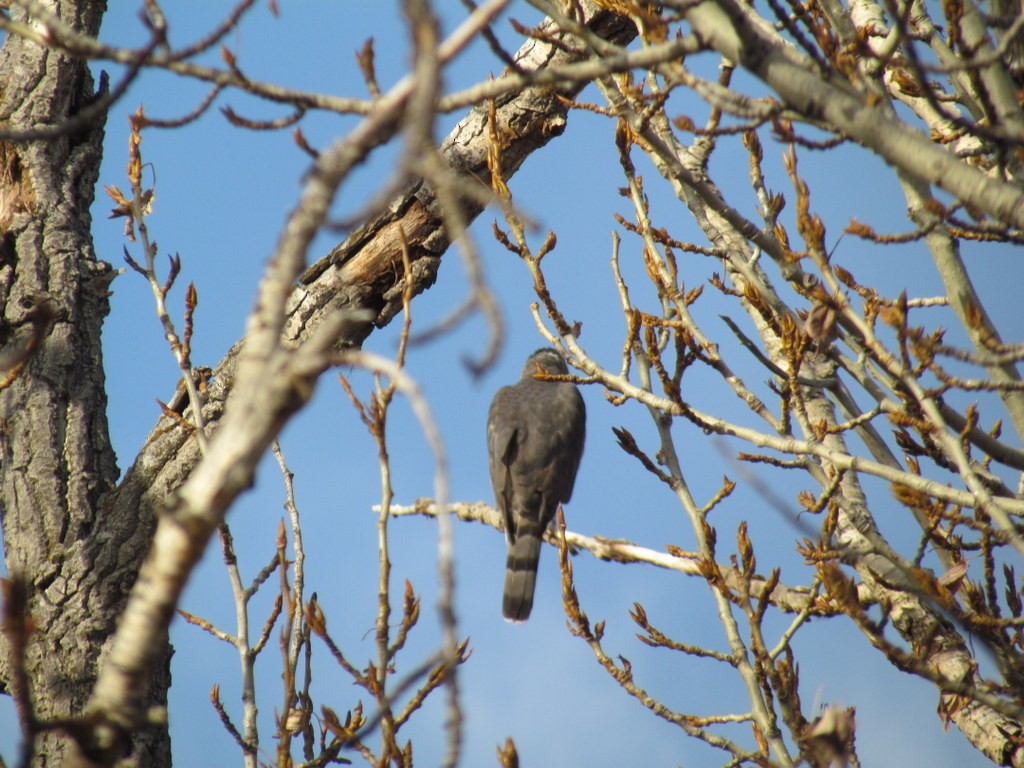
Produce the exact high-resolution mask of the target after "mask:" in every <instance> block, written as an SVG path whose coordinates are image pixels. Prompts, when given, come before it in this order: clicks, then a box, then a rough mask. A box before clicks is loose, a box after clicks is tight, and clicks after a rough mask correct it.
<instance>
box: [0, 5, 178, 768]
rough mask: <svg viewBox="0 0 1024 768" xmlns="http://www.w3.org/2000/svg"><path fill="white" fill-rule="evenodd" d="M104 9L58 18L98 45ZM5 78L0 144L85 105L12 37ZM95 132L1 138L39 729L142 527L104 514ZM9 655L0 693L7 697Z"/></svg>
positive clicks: (87, 79)
mask: <svg viewBox="0 0 1024 768" xmlns="http://www.w3.org/2000/svg"><path fill="white" fill-rule="evenodd" d="M104 10H105V3H103V2H88V1H87V0H63V1H62V2H60V4H59V8H58V9H57V12H58V13H59V15H60V16H61V18H62V19H63V20H64V21H65V22H67V23H69V24H71V25H72V26H73V27H74V28H75V29H76V30H79V31H81V32H84V33H86V34H90V35H95V34H96V32H97V31H98V29H99V25H100V19H101V17H102V14H103V12H104ZM11 13H12V15H14V16H15V17H17V15H18V13H19V12H18V11H16V10H12V11H11ZM0 72H3V73H4V75H3V78H2V81H0V131H3V132H4V133H5V134H11V133H14V134H15V136H16V134H17V132H22V131H28V130H35V131H37V132H39V131H43V132H45V131H47V130H54V129H55V128H56V127H58V126H61V125H62V124H65V123H66V122H67V121H68V120H69V119H70V118H73V117H74V116H75V115H76V114H77V113H79V111H80V110H82V109H83V108H84V107H86V106H88V104H89V103H90V101H91V100H92V99H93V98H94V95H95V94H94V83H93V78H92V75H91V74H90V72H89V69H88V67H87V66H86V65H85V63H84V62H82V61H80V60H76V59H74V58H71V57H68V56H66V55H61V54H58V53H55V52H54V51H50V50H47V49H46V48H44V47H42V46H40V45H38V44H36V43H33V42H27V41H26V40H24V39H23V38H20V37H19V36H17V35H9V36H8V37H7V39H6V41H5V43H4V46H3V48H2V50H0ZM103 119H104V118H103V117H102V116H101V117H100V119H98V120H97V121H94V122H93V123H92V124H90V125H88V126H87V127H85V129H84V130H81V131H78V132H75V133H72V134H70V135H64V136H61V135H58V136H56V137H54V138H41V139H35V140H28V141H10V140H0V308H2V313H3V314H2V320H0V342H2V344H3V347H2V350H0V361H2V365H3V367H4V369H5V371H4V374H3V378H4V382H5V383H7V384H9V386H7V387H6V389H5V390H4V391H3V392H2V393H0V419H2V421H0V424H2V429H0V451H2V453H0V502H2V521H3V535H4V551H5V557H6V564H7V570H8V573H9V574H10V575H11V576H13V577H18V578H21V579H23V580H24V583H25V586H26V589H27V597H28V604H27V608H28V611H29V613H30V614H31V617H32V622H33V623H34V627H35V628H34V631H33V632H32V633H31V635H30V637H29V638H28V644H27V648H26V651H25V659H24V663H25V670H26V672H27V676H28V681H29V693H30V695H31V697H32V700H33V702H34V705H35V713H36V716H37V717H39V718H40V719H43V720H45V719H50V718H64V717H68V716H71V715H77V714H79V713H80V712H81V711H82V708H83V706H84V704H85V703H86V701H88V698H89V694H90V692H91V689H92V686H93V683H94V682H95V679H96V669H97V666H98V663H99V659H100V655H101V652H102V649H103V646H104V642H105V641H106V639H107V638H108V637H109V635H110V634H111V632H112V630H113V627H114V626H115V625H116V622H117V617H118V615H119V613H120V610H121V608H122V606H123V604H124V600H125V597H126V595H127V592H128V590H129V588H130V587H131V585H132V583H133V582H134V580H135V575H136V573H137V570H138V564H139V562H140V560H141V557H142V555H143V553H144V552H145V548H146V544H147V540H148V538H149V533H150V531H151V529H152V520H151V519H150V517H151V516H150V513H149V510H147V509H145V508H137V509H135V510H124V509H121V510H119V511H117V513H116V514H114V510H112V509H108V508H106V507H105V505H104V504H103V498H104V494H106V493H107V492H109V491H110V490H111V489H112V488H113V487H114V485H115V483H116V482H117V477H118V471H117V466H116V461H115V457H114V452H113V449H112V448H111V445H110V438H109V434H108V427H107V417H106V407H107V398H106V392H105V390H104V373H103V358H102V353H101V348H100V329H101V327H102V323H103V318H104V317H105V316H106V314H107V312H108V311H109V304H108V300H107V296H108V291H107V289H108V286H109V283H110V280H111V279H112V278H113V276H114V271H113V269H112V268H111V266H110V265H109V264H106V263H104V262H101V261H98V260H97V259H96V256H95V253H94V252H93V245H92V236H91V231H90V229H91V218H90V215H89V206H90V205H91V204H92V202H93V195H94V190H95V185H96V180H97V177H98V174H99V167H100V159H101V157H102V142H103ZM22 363H23V364H24V366H23V367H21V364H22ZM11 379H13V380H11ZM8 647H9V646H8V644H6V643H5V644H4V645H3V650H4V651H5V652H4V653H2V658H0V681H2V683H3V684H4V686H5V687H7V688H10V684H11V671H12V667H11V663H12V659H11V658H9V654H8V653H7V652H6V650H7V648H8ZM15 663H16V662H15ZM159 677H160V679H159V680H157V681H155V687H154V689H153V690H154V692H155V693H156V696H155V698H154V703H157V702H159V701H163V700H164V699H165V692H166V688H167V684H168V682H169V679H168V675H167V671H166V665H164V667H163V669H162V670H161V673H160V675H159ZM35 749H36V758H35V760H34V764H35V765H39V766H48V765H61V764H63V763H64V759H65V753H66V751H67V740H66V738H64V737H63V736H62V735H60V734H59V733H56V732H48V733H43V734H40V735H39V736H38V737H37V739H36V743H35ZM136 759H137V761H138V763H139V764H142V765H147V766H160V765H169V763H170V750H169V741H168V739H167V736H166V733H159V734H154V733H150V734H146V735H144V736H143V737H142V739H140V742H139V746H138V748H137V750H136Z"/></svg>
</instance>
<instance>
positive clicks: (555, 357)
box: [523, 347, 569, 379]
mask: <svg viewBox="0 0 1024 768" xmlns="http://www.w3.org/2000/svg"><path fill="white" fill-rule="evenodd" d="M540 371H543V372H544V373H548V374H551V375H552V376H566V375H568V373H569V368H568V366H566V364H565V360H563V359H562V356H561V355H560V354H558V352H556V351H555V350H554V349H552V348H551V347H541V348H540V349H538V350H537V351H536V352H534V353H533V354H532V355H530V356H529V357H528V358H526V366H525V367H524V368H523V378H524V379H527V378H529V379H532V378H534V376H535V375H536V374H537V373H538V372H540Z"/></svg>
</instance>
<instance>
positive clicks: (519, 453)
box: [487, 347, 586, 623]
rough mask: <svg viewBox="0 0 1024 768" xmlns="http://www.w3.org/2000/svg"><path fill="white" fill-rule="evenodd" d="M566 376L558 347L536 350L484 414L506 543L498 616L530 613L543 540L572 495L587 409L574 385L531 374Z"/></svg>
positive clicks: (520, 618) (517, 619)
mask: <svg viewBox="0 0 1024 768" xmlns="http://www.w3.org/2000/svg"><path fill="white" fill-rule="evenodd" d="M568 373H569V369H568V367H567V366H566V364H565V361H564V360H563V359H562V357H561V355H560V354H559V353H558V352H557V351H556V350H555V349H553V348H551V347H542V348H541V349H538V350H537V351H536V352H534V353H533V354H531V355H530V356H529V357H528V358H527V359H526V365H525V366H524V367H523V373H522V377H521V378H520V379H519V381H518V382H516V383H515V384H512V385H510V386H506V387H502V388H501V389H499V390H498V391H497V393H496V394H495V395H494V400H493V401H492V402H491V407H490V410H489V411H488V414H487V452H488V458H489V465H490V473H491V485H492V486H493V487H494V497H495V500H496V502H497V506H498V509H499V511H500V512H501V514H502V517H503V518H504V520H505V540H506V543H507V545H508V556H507V559H506V563H505V589H504V595H503V597H502V613H503V614H504V617H505V619H506V620H508V621H510V622H513V623H521V622H524V621H526V619H527V618H529V616H530V610H531V609H532V608H533V593H534V588H535V586H536V581H537V563H538V561H539V560H540V544H541V538H542V537H543V536H544V531H545V530H546V529H547V527H548V526H549V525H550V524H551V521H552V520H553V519H554V517H555V512H556V510H557V509H558V506H559V504H564V503H567V502H568V501H569V499H570V497H571V496H572V489H573V485H574V484H575V482H576V472H577V470H578V469H579V466H580V459H581V458H582V457H583V443H584V440H585V437H586V408H585V406H584V404H583V397H582V396H581V395H580V392H579V389H578V388H577V387H576V385H575V384H573V383H571V382H567V381H543V380H541V379H538V378H536V376H537V374H549V375H554V376H565V375H568Z"/></svg>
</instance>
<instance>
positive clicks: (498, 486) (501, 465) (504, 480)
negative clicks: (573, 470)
mask: <svg viewBox="0 0 1024 768" xmlns="http://www.w3.org/2000/svg"><path fill="white" fill-rule="evenodd" d="M515 400H516V397H515V393H514V392H513V390H512V388H511V387H502V388H501V389H499V390H498V392H497V394H495V395H494V400H493V401H492V402H491V408H490V411H489V412H488V414H487V455H488V463H489V468H490V472H491V486H492V487H493V488H494V499H495V501H496V503H497V505H498V509H500V510H501V513H502V515H503V516H504V518H505V531H506V532H510V531H514V530H515V527H514V524H513V521H512V517H511V516H512V510H513V506H514V504H513V499H512V494H513V489H512V474H511V471H510V466H511V464H512V463H513V461H515V457H516V453H517V448H518V441H517V433H518V419H517V418H516V412H517V409H516V408H515Z"/></svg>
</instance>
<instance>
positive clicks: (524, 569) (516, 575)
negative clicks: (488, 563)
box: [501, 526, 541, 623]
mask: <svg viewBox="0 0 1024 768" xmlns="http://www.w3.org/2000/svg"><path fill="white" fill-rule="evenodd" d="M524 528H525V526H521V527H520V528H519V531H518V532H517V535H516V538H515V541H512V542H510V543H509V545H508V559H507V560H506V561H505V594H504V596H503V599H502V601H501V610H502V613H503V614H504V615H505V619H506V620H508V621H512V622H517V623H518V622H522V621H526V620H527V619H528V618H529V617H530V609H531V608H533V590H534V587H535V586H536V584H537V563H538V561H539V560H540V537H541V530H540V527H539V526H538V527H536V528H533V529H526V530H524Z"/></svg>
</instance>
